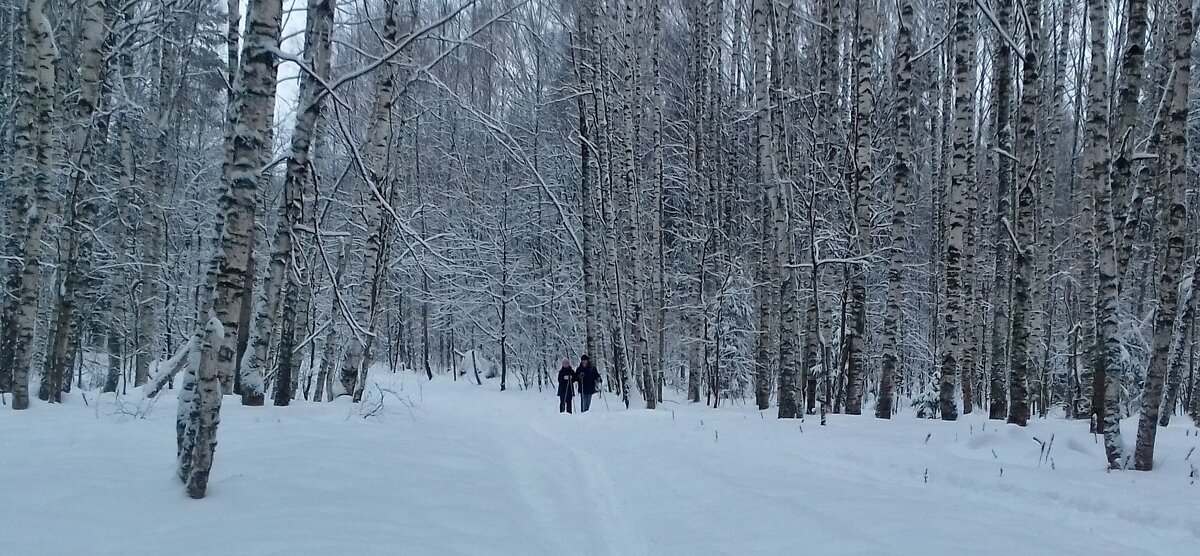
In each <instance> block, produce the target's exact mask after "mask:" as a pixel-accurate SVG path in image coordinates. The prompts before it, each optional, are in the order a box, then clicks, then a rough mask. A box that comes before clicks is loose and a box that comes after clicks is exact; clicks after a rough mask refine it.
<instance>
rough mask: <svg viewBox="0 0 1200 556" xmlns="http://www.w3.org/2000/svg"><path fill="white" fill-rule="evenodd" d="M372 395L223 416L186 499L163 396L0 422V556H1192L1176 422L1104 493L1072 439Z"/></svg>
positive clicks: (1093, 462) (679, 406)
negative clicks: (1142, 469) (200, 483)
mask: <svg viewBox="0 0 1200 556" xmlns="http://www.w3.org/2000/svg"><path fill="white" fill-rule="evenodd" d="M375 377H376V378H375V380H376V382H377V384H378V386H377V387H376V388H373V389H372V393H371V395H370V396H369V400H367V401H366V402H364V403H363V404H360V405H359V406H355V405H352V404H350V403H349V402H348V401H347V400H345V399H340V400H338V401H335V402H333V403H321V404H317V403H305V402H298V403H296V404H294V405H292V406H290V407H284V408H277V407H270V406H268V407H262V408H248V407H242V406H241V405H239V404H238V403H237V399H236V398H232V397H230V398H226V405H225V408H224V411H223V412H222V415H221V428H220V432H219V445H218V447H217V456H216V463H215V465H214V467H213V474H212V479H211V482H210V484H209V489H208V497H207V498H205V499H203V500H191V499H189V498H187V497H186V495H185V494H184V490H183V488H182V486H181V485H180V484H179V482H178V480H177V479H176V478H175V477H174V465H175V429H174V417H175V403H174V402H175V399H174V398H173V397H172V396H171V395H164V396H162V398H161V399H160V400H158V401H157V402H155V403H154V404H152V405H151V404H148V403H143V404H140V405H134V404H131V403H128V402H118V401H117V400H116V399H114V398H112V397H97V396H96V395H95V394H89V395H88V396H87V397H88V401H87V404H85V403H84V400H83V397H81V396H80V395H79V394H78V393H76V394H72V395H71V396H70V397H69V399H68V401H67V403H64V404H63V405H61V406H48V405H45V404H40V403H35V404H34V406H33V407H32V408H31V409H30V410H28V411H24V412H13V411H11V410H9V409H8V408H7V407H3V408H0V553H3V554H11V555H14V556H24V555H41V554H46V555H50V554H54V555H58V554H89V555H107V554H121V555H127V554H155V555H159V554H189V555H190V554H280V555H284V554H286V555H293V554H401V555H418V554H419V555H423V554H431V555H432V554H438V555H451V554H464V555H466V554H470V555H475V554H515V555H543V554H545V555H550V554H554V555H564V554H572V555H573V554H579V555H591V554H612V555H638V554H646V555H650V554H653V555H661V554H739V555H742V554H870V555H876V554H913V555H922V556H930V555H943V554H944V555H956V556H957V555H961V554H979V555H982V554H997V555H1005V556H1010V555H1012V554H1047V555H1050V554H1054V555H1060V554H1088V555H1089V556H1096V555H1103V554H1113V555H1116V554H1120V555H1123V556H1128V555H1134V554H1155V555H1186V554H1195V553H1196V552H1195V550H1196V547H1197V546H1200V512H1197V508H1198V507H1200V506H1198V505H1197V500H1198V499H1200V485H1196V484H1194V483H1195V480H1196V479H1195V478H1194V477H1192V476H1191V475H1194V474H1196V471H1195V470H1194V468H1193V467H1192V466H1197V467H1200V453H1198V454H1192V450H1193V448H1195V447H1196V446H1197V445H1200V437H1197V436H1195V429H1194V428H1193V427H1192V426H1191V424H1190V422H1189V421H1188V420H1187V419H1185V418H1177V419H1175V421H1174V423H1173V424H1172V426H1171V427H1169V428H1167V429H1163V430H1161V432H1160V433H1159V449H1158V458H1157V462H1156V465H1157V469H1156V470H1155V471H1154V472H1152V473H1139V472H1133V471H1127V472H1116V473H1107V472H1106V471H1105V465H1104V456H1103V449H1102V446H1101V445H1100V444H1099V443H1098V441H1097V439H1095V438H1094V437H1093V436H1092V435H1090V434H1088V432H1087V423H1084V422H1069V421H1065V420H1061V419H1044V420H1043V419H1035V420H1034V421H1032V422H1031V423H1030V425H1029V427H1027V428H1024V429H1022V428H1018V427H1016V426H1011V425H1004V424H1001V423H998V422H988V421H985V420H984V419H981V418H979V416H978V415H974V416H968V417H966V418H964V419H961V420H959V421H958V422H954V423H946V422H940V421H926V420H918V419H916V418H914V417H912V416H911V415H910V414H906V415H900V416H898V417H897V418H895V419H893V420H892V421H890V422H882V421H878V420H875V419H873V418H871V417H868V416H862V417H850V416H841V415H831V416H830V418H829V423H828V426H824V427H822V426H820V425H819V422H818V419H816V418H815V417H809V418H807V419H805V420H804V421H803V422H800V421H780V420H777V419H774V418H773V413H765V414H762V415H760V413H759V412H758V411H756V410H754V409H752V408H749V407H739V406H731V407H725V408H722V409H719V410H713V409H710V408H706V407H704V406H701V405H692V404H687V403H679V402H675V401H668V402H666V403H664V404H663V405H662V406H661V407H660V409H659V410H656V411H646V410H642V409H632V410H625V409H623V408H621V407H618V406H619V405H620V404H619V403H618V402H617V400H616V399H614V398H612V397H607V403H605V401H604V400H601V399H599V398H597V399H596V401H595V403H594V404H593V407H592V411H591V412H590V413H587V414H575V415H560V414H559V413H558V412H557V406H556V400H555V399H554V398H553V397H552V395H551V393H549V392H546V393H539V392H536V391H534V392H521V391H508V392H499V391H497V390H498V388H497V387H496V385H495V384H494V383H491V384H489V383H485V384H484V385H483V386H482V387H480V386H475V385H474V384H472V383H469V382H466V381H459V382H452V381H449V380H446V379H445V378H444V377H440V376H439V377H436V378H435V380H434V381H432V382H426V381H424V380H423V378H421V377H418V376H415V375H408V374H398V375H393V374H390V373H386V372H384V373H375ZM380 400H382V402H381V401H380ZM576 403H578V401H577V402H576ZM772 411H773V410H772ZM1134 425H1135V423H1134V422H1133V421H1132V420H1130V421H1129V422H1127V423H1125V427H1124V428H1125V431H1126V433H1127V437H1126V438H1127V441H1130V440H1131V439H1132V434H1133V431H1134ZM1051 438H1053V443H1052V444H1051V443H1050V440H1051ZM1039 441H1044V442H1045V443H1046V445H1047V446H1046V447H1045V448H1043V446H1042V444H1041V443H1040V442H1039ZM1130 444H1132V443H1131V442H1130Z"/></svg>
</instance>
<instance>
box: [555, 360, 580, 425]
mask: <svg viewBox="0 0 1200 556" xmlns="http://www.w3.org/2000/svg"><path fill="white" fill-rule="evenodd" d="M576 380H577V379H576V377H575V369H572V368H571V360H570V359H563V360H562V368H560V369H558V412H559V413H571V398H573V397H575V381H576Z"/></svg>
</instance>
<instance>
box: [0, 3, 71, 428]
mask: <svg viewBox="0 0 1200 556" xmlns="http://www.w3.org/2000/svg"><path fill="white" fill-rule="evenodd" d="M45 9H46V0H29V1H28V3H27V4H26V5H25V11H24V15H25V29H24V33H23V35H22V38H23V40H24V64H23V67H22V72H21V75H20V78H19V81H20V85H19V95H18V99H17V100H18V108H17V114H16V117H17V118H16V129H15V143H16V144H15V150H16V152H15V154H16V158H17V160H16V162H15V166H16V168H15V172H14V176H13V181H14V182H15V185H16V187H17V188H18V198H17V206H20V207H21V211H22V214H21V215H20V219H19V220H18V221H17V222H16V223H15V224H14V226H13V229H12V232H13V236H14V240H15V241H18V242H19V244H20V246H19V250H17V251H16V253H15V255H16V256H17V257H19V258H21V259H23V265H22V266H21V267H20V268H19V269H14V271H13V272H14V274H16V273H18V272H19V275H20V277H19V279H17V278H16V277H14V278H13V279H12V280H11V281H10V283H12V284H13V285H15V286H16V288H15V289H13V290H12V292H11V294H10V295H12V296H13V297H12V299H13V301H12V302H11V305H10V314H11V316H10V317H8V319H9V323H10V325H9V327H6V329H7V330H9V331H10V332H8V334H7V336H8V338H7V339H6V342H8V343H9V344H8V347H7V348H6V349H5V350H4V356H5V360H3V361H0V366H3V367H5V368H10V369H12V393H13V399H12V408H13V409H14V410H21V409H26V408H28V407H29V371H30V365H31V364H32V362H33V340H34V338H33V329H34V325H35V321H36V319H37V305H38V293H39V289H38V280H39V279H40V278H41V268H42V265H41V255H42V253H41V244H42V238H43V235H44V234H45V232H46V227H47V224H48V222H49V220H50V219H51V218H52V217H53V216H54V214H55V210H56V209H57V206H56V203H55V200H54V198H53V193H52V190H51V188H52V174H53V164H54V160H53V158H52V157H53V149H54V139H53V119H54V94H55V93H54V88H55V64H56V63H57V60H58V48H57V47H56V46H55V44H54V37H53V35H52V28H51V25H50V21H49V19H47V17H46V13H45ZM17 238H19V239H17Z"/></svg>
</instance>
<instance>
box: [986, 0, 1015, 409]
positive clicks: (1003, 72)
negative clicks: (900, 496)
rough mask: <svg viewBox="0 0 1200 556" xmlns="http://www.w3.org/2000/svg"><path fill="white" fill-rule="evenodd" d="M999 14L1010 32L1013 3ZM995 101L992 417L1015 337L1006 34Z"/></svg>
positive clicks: (1001, 401)
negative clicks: (1010, 344) (1013, 329)
mask: <svg viewBox="0 0 1200 556" xmlns="http://www.w3.org/2000/svg"><path fill="white" fill-rule="evenodd" d="M998 11H999V13H998V15H997V18H998V20H999V25H1000V30H999V31H998V32H997V35H1000V34H1002V33H1003V34H1007V33H1009V30H1010V29H1011V28H1012V3H1011V2H1008V1H1003V2H1000V8H999V10H998ZM996 49H997V53H996V58H995V60H994V61H993V64H994V66H995V68H996V76H995V83H996V85H995V97H996V98H995V103H996V108H995V110H996V116H995V122H996V124H995V125H996V149H998V151H999V152H998V153H997V155H996V157H997V158H996V166H997V169H998V172H997V174H998V175H997V188H996V214H995V223H994V225H993V226H994V227H993V233H994V236H993V240H994V242H995V243H994V246H995V247H994V251H995V265H996V266H995V274H994V275H993V282H992V305H993V307H994V309H993V311H994V313H993V315H992V338H991V355H992V360H991V369H990V371H989V377H988V382H989V384H988V402H989V403H988V418H990V419H1004V418H1005V417H1006V416H1007V414H1008V391H1007V388H1006V387H1005V386H1006V384H1007V379H1008V371H1009V363H1010V360H1009V354H1010V353H1011V352H1010V351H1009V340H1010V338H1011V334H1012V315H1011V313H1009V311H1010V310H1011V308H1012V307H1011V305H1012V298H1011V296H1012V264H1013V262H1012V255H1011V253H1012V249H1011V246H1012V241H1011V240H1010V239H1009V225H1010V224H1011V223H1012V193H1013V188H1014V184H1015V182H1016V180H1017V176H1016V174H1017V169H1016V168H1015V165H1014V164H1013V162H1012V159H1011V158H1010V157H1011V156H1012V152H1013V149H1012V143H1013V142H1012V137H1013V130H1012V112H1013V110H1012V82H1013V66H1012V64H1013V62H1012V55H1013V52H1012V49H1011V48H1010V47H1009V43H1008V41H1007V40H1005V38H1004V37H1003V36H997V38H996Z"/></svg>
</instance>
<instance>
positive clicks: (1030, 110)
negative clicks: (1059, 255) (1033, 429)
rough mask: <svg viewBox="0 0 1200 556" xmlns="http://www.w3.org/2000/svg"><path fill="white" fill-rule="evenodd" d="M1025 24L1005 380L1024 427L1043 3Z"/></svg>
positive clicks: (1036, 1) (1029, 10)
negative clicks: (1009, 357) (1007, 374)
mask: <svg viewBox="0 0 1200 556" xmlns="http://www.w3.org/2000/svg"><path fill="white" fill-rule="evenodd" d="M1024 7H1025V19H1026V22H1027V25H1028V27H1027V29H1028V34H1027V37H1026V39H1027V42H1026V44H1025V52H1024V55H1023V57H1022V63H1021V106H1020V114H1019V116H1018V117H1019V120H1018V122H1017V128H1018V129H1017V140H1018V141H1019V143H1018V145H1017V146H1018V149H1017V157H1018V159H1019V160H1020V169H1021V171H1020V173H1019V174H1018V176H1017V178H1018V179H1019V180H1020V181H1019V182H1018V183H1017V218H1016V223H1015V225H1014V226H1013V228H1015V230H1011V231H1010V233H1012V234H1013V235H1012V239H1013V243H1014V245H1013V252H1014V254H1015V263H1016V272H1014V274H1015V275H1016V279H1015V280H1014V287H1013V306H1012V351H1011V353H1012V367H1011V368H1012V371H1011V375H1010V377H1009V381H1008V396H1009V406H1008V422H1009V423H1014V424H1017V425H1020V426H1022V427H1023V426H1025V425H1026V424H1027V423H1028V422H1029V374H1030V373H1031V372H1032V368H1033V361H1034V360H1035V357H1034V353H1033V349H1034V346H1033V344H1032V343H1031V341H1030V338H1031V330H1033V329H1034V328H1035V327H1036V326H1037V325H1036V321H1035V320H1034V319H1033V316H1032V315H1031V314H1030V313H1031V311H1032V309H1033V302H1032V299H1031V298H1030V294H1031V292H1032V290H1033V281H1034V280H1035V279H1036V278H1035V273H1036V268H1035V260H1036V258H1035V257H1036V255H1037V253H1036V250H1035V249H1036V245H1035V243H1036V242H1037V232H1036V231H1035V226H1034V221H1033V207H1034V204H1035V202H1036V201H1035V198H1034V192H1035V191H1041V184H1040V181H1041V179H1040V178H1041V176H1042V171H1041V169H1040V168H1039V162H1040V161H1039V160H1038V155H1039V151H1040V149H1039V130H1038V126H1037V123H1036V122H1037V109H1038V92H1039V91H1038V88H1039V87H1040V86H1041V84H1040V83H1039V76H1038V70H1039V68H1038V49H1039V48H1041V40H1042V39H1041V33H1042V23H1041V18H1042V1H1041V0H1027V1H1026V2H1024Z"/></svg>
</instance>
